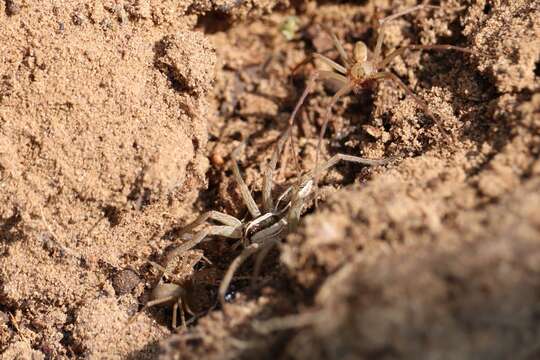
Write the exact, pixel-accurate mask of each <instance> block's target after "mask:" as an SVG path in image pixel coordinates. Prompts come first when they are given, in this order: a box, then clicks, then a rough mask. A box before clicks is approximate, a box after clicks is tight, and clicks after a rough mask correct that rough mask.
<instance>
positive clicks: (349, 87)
mask: <svg viewBox="0 0 540 360" xmlns="http://www.w3.org/2000/svg"><path fill="white" fill-rule="evenodd" d="M352 89H353V86H352V85H351V84H347V85H345V86H343V87H342V88H341V89H340V90H339V91H338V92H337V93H335V94H334V96H332V99H331V100H330V103H329V104H328V106H327V108H326V112H325V114H324V115H323V119H324V120H323V124H322V127H321V131H320V133H319V140H318V142H317V151H316V153H315V169H317V166H318V163H319V157H320V153H321V144H322V139H323V137H324V133H325V132H326V128H327V127H328V121H329V119H330V112H331V111H332V108H333V107H334V105H335V104H336V102H337V101H338V100H339V99H340V98H341V97H343V96H345V95H347V94H348V93H349V92H351V91H352ZM313 177H314V185H315V187H316V186H317V183H318V174H317V172H314V174H313ZM315 201H316V200H315Z"/></svg>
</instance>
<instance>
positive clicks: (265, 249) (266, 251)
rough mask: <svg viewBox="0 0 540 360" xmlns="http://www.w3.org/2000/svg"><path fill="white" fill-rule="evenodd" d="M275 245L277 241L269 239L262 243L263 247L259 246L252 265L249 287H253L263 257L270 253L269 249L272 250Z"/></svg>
mask: <svg viewBox="0 0 540 360" xmlns="http://www.w3.org/2000/svg"><path fill="white" fill-rule="evenodd" d="M276 245H277V241H269V242H268V243H266V244H264V245H263V247H262V248H261V251H259V253H258V254H257V257H256V258H255V264H254V265H253V275H252V277H251V287H255V284H256V282H257V279H258V278H259V275H260V273H261V268H262V264H263V262H264V259H265V258H266V257H267V256H268V254H269V253H270V250H272V249H273V248H274V246H276Z"/></svg>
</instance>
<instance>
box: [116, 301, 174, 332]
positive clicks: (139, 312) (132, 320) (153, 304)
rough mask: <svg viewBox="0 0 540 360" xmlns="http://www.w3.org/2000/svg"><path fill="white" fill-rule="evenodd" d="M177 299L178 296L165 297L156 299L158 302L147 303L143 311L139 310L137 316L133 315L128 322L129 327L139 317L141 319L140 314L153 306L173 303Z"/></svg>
mask: <svg viewBox="0 0 540 360" xmlns="http://www.w3.org/2000/svg"><path fill="white" fill-rule="evenodd" d="M175 299H176V296H167V297H164V298H161V299H156V300H152V301H149V302H147V303H146V305H144V306H143V308H142V309H141V310H139V311H138V312H137V313H136V314H135V315H133V316H132V317H131V318H130V319H129V320H128V322H127V325H130V324H132V323H133V322H134V321H135V320H136V319H137V317H139V315H140V314H142V313H143V312H144V311H145V310H147V309H149V308H151V307H152V306H156V305H160V304H164V303H167V302H171V301H173V300H175Z"/></svg>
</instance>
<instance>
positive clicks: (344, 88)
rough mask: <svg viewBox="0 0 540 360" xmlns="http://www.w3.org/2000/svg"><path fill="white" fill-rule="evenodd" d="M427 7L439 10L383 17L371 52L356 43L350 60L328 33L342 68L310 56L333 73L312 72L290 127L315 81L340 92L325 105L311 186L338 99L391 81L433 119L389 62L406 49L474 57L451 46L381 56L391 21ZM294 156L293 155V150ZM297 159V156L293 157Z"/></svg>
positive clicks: (315, 180)
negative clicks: (329, 83)
mask: <svg viewBox="0 0 540 360" xmlns="http://www.w3.org/2000/svg"><path fill="white" fill-rule="evenodd" d="M426 8H438V6H431V5H417V6H414V7H411V8H408V9H405V10H403V11H401V12H398V13H395V14H393V15H390V16H388V17H386V18H383V19H380V20H378V28H379V34H378V37H377V42H376V45H375V49H374V50H373V51H370V50H369V49H368V47H367V46H366V44H364V43H363V42H362V41H358V42H357V43H356V44H355V45H354V48H353V53H352V55H353V56H352V59H351V58H350V57H349V56H348V55H347V53H346V52H345V50H344V49H343V46H342V45H341V43H340V42H339V40H338V38H337V36H336V35H335V34H334V33H332V32H331V31H330V32H329V33H330V35H331V37H332V41H333V43H334V46H335V47H336V50H337V51H338V53H339V56H340V58H341V61H342V63H343V65H341V64H338V63H337V62H335V61H333V60H331V59H329V58H328V57H326V56H324V55H321V54H317V53H316V54H313V57H314V58H316V59H319V60H321V61H322V62H324V63H325V64H327V65H329V66H330V67H331V68H332V69H333V70H335V71H322V70H315V72H314V73H312V74H311V75H310V77H309V79H308V81H307V86H306V88H305V90H304V92H303V93H302V95H301V96H300V99H299V100H298V102H297V103H296V106H295V108H294V110H293V112H292V113H291V116H290V118H289V127H292V125H293V123H294V119H295V117H296V114H297V113H298V111H299V109H300V107H301V106H302V104H303V103H304V101H305V99H306V97H307V96H308V95H309V94H310V93H311V92H312V91H313V90H314V89H315V85H316V81H317V80H319V79H321V80H332V81H334V82H337V84H339V87H340V88H339V90H338V91H337V92H336V93H335V94H334V96H332V98H331V100H330V102H329V104H328V106H327V107H326V112H325V113H324V116H323V117H322V118H323V119H324V120H323V124H322V127H321V130H320V133H319V140H318V143H317V152H316V157H315V167H314V174H313V178H314V186H315V187H316V186H317V183H318V175H319V174H318V171H316V169H317V167H318V163H319V156H320V152H321V143H322V139H323V137H324V134H325V132H326V128H327V126H328V121H329V119H330V112H331V111H332V107H333V106H334V105H335V104H336V102H337V101H338V99H339V98H341V97H343V96H345V95H347V94H348V93H350V92H351V91H353V92H355V93H358V92H359V91H361V90H362V89H364V88H367V87H369V86H371V85H373V84H374V83H375V82H377V81H381V80H383V81H384V80H390V81H392V82H394V83H395V84H396V85H397V86H399V87H400V88H401V89H403V90H404V91H405V93H406V94H407V95H409V96H410V97H412V98H413V99H414V100H415V101H416V103H417V104H418V105H419V106H420V107H421V108H422V110H423V111H424V113H426V114H427V115H428V116H430V117H432V118H433V114H432V113H431V111H430V110H429V108H428V105H427V103H426V102H425V101H424V100H422V99H420V98H419V97H418V96H416V95H415V94H414V93H413V91H412V90H411V89H410V88H409V87H408V86H407V85H405V83H404V82H403V81H402V80H401V79H400V78H399V77H398V76H397V75H395V74H394V73H392V72H390V71H389V70H388V66H389V65H390V63H391V62H392V60H393V59H394V58H396V57H398V56H400V55H402V54H403V53H404V52H405V51H406V50H408V49H411V50H456V51H461V52H465V53H470V54H474V52H473V51H472V50H469V49H466V48H462V47H459V46H454V45H406V46H403V47H400V48H398V49H396V50H394V51H392V52H391V53H390V54H388V55H387V56H383V55H382V51H381V50H382V43H383V41H384V36H385V33H384V30H385V26H386V25H387V24H388V23H389V22H390V21H392V20H395V19H397V18H399V17H401V16H403V15H406V14H409V13H412V12H414V11H417V10H421V9H426ZM301 65H302V64H301ZM290 142H291V148H294V144H293V139H292V137H290ZM293 155H294V156H296V155H295V153H294V151H293ZM295 159H296V157H295Z"/></svg>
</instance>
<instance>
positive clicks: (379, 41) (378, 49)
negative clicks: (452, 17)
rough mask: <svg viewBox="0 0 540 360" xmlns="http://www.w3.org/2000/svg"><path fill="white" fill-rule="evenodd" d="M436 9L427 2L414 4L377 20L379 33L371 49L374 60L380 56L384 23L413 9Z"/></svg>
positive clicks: (377, 59)
mask: <svg viewBox="0 0 540 360" xmlns="http://www.w3.org/2000/svg"><path fill="white" fill-rule="evenodd" d="M430 8H432V9H437V8H439V7H438V6H433V5H427V4H422V5H416V6H413V7H410V8H407V9H405V10H402V11H399V12H397V13H395V14H392V15H389V16H387V17H385V18H382V19H380V20H379V21H378V24H379V34H378V35H377V42H376V44H375V50H373V57H374V60H375V61H376V62H378V61H379V60H380V58H381V49H382V44H383V41H384V37H385V28H386V25H387V24H388V23H390V22H391V21H392V20H395V19H397V18H399V17H401V16H404V15H407V14H410V13H412V12H414V11H417V10H422V9H430Z"/></svg>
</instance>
